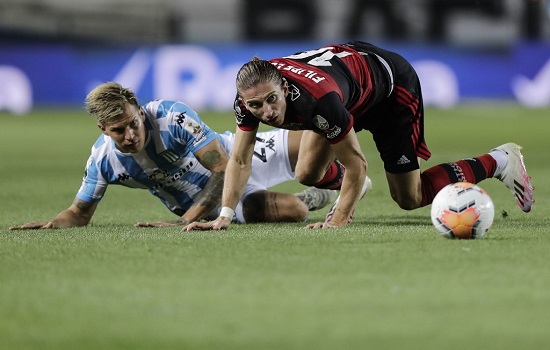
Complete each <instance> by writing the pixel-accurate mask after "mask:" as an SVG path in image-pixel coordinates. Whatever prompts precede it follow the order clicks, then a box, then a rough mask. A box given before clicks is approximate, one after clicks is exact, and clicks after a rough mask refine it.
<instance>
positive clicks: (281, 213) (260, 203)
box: [243, 192, 309, 223]
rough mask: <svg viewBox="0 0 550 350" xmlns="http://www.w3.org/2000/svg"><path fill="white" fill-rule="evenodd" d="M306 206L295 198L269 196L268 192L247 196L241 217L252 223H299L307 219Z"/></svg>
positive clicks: (290, 196) (289, 196)
mask: <svg viewBox="0 0 550 350" xmlns="http://www.w3.org/2000/svg"><path fill="white" fill-rule="evenodd" d="M308 215H309V211H308V208H307V205H306V204H305V203H304V202H302V201H301V200H299V199H298V198H297V197H295V196H292V195H288V196H280V195H278V196H269V195H268V192H257V193H253V194H250V195H248V196H247V197H246V198H245V200H244V202H243V216H244V218H245V221H246V222H248V223H253V222H296V221H298V222H300V221H304V220H306V219H307V217H308Z"/></svg>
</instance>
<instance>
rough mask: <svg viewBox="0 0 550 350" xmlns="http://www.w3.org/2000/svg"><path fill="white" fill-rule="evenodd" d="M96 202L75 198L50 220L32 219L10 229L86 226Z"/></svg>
mask: <svg viewBox="0 0 550 350" xmlns="http://www.w3.org/2000/svg"><path fill="white" fill-rule="evenodd" d="M96 208H97V203H88V202H85V201H82V200H80V199H78V198H75V199H74V201H73V204H71V206H70V207H69V208H67V209H65V210H63V211H62V212H60V213H59V214H57V216H56V217H55V218H53V219H51V220H48V221H33V222H29V223H27V224H24V225H19V226H12V227H10V228H9V229H10V230H36V229H54V228H69V227H78V226H86V225H87V224H88V223H89V222H90V220H91V219H92V216H93V215H94V212H95V209H96Z"/></svg>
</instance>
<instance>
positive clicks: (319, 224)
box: [305, 222, 323, 229]
mask: <svg viewBox="0 0 550 350" xmlns="http://www.w3.org/2000/svg"><path fill="white" fill-rule="evenodd" d="M305 228H307V229H319V228H323V223H322V222H316V223H314V224H309V225H307V226H306V227H305Z"/></svg>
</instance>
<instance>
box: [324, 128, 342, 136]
mask: <svg viewBox="0 0 550 350" xmlns="http://www.w3.org/2000/svg"><path fill="white" fill-rule="evenodd" d="M341 132H342V128H341V127H339V126H336V125H335V126H333V127H332V129H330V130H329V131H326V134H327V138H328V139H330V140H332V139H334V138H336V137H337V136H338V135H340V133H341Z"/></svg>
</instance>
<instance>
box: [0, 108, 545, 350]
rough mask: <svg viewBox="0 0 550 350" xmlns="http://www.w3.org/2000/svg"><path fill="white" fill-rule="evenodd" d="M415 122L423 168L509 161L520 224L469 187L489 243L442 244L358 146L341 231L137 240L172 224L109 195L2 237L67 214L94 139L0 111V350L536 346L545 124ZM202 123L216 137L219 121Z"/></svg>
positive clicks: (365, 138) (364, 137) (513, 119)
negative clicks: (77, 215) (525, 177)
mask: <svg viewBox="0 0 550 350" xmlns="http://www.w3.org/2000/svg"><path fill="white" fill-rule="evenodd" d="M426 114H427V125H426V129H427V130H426V133H427V142H428V144H429V146H430V149H431V151H432V153H433V157H432V159H430V161H429V162H427V163H426V164H423V168H424V169H425V168H427V167H429V166H432V165H435V164H438V163H441V162H446V161H454V160H458V159H461V158H464V157H469V156H477V155H480V154H483V153H485V152H486V151H488V150H490V149H491V148H493V147H495V146H498V145H500V144H502V143H505V142H508V141H515V142H517V143H519V144H521V145H522V146H524V152H523V153H524V156H525V160H526V165H527V169H528V170H529V173H530V175H531V176H532V178H533V183H534V185H535V187H536V191H535V198H536V204H535V206H534V208H533V211H532V212H531V213H529V214H524V213H522V212H521V211H520V209H519V208H518V207H517V205H516V204H515V201H514V199H513V197H512V194H511V193H510V192H509V191H508V189H506V188H505V187H504V186H503V185H502V184H501V183H500V182H499V181H497V180H492V179H491V180H487V181H485V182H482V183H481V186H482V187H483V188H485V189H486V190H487V191H488V192H489V194H490V195H491V197H492V199H493V201H494V204H495V208H496V219H495V222H494V225H493V227H492V229H491V230H490V231H489V232H488V233H487V235H486V236H485V237H484V238H482V239H480V240H473V241H459V240H447V239H444V238H442V237H440V236H439V235H438V234H437V233H436V231H435V230H434V229H433V227H432V226H431V222H430V218H429V208H422V209H419V210H416V211H411V212H406V211H403V210H401V209H399V208H398V207H397V205H396V204H394V203H393V201H392V200H391V199H390V197H389V194H388V189H387V185H386V182H385V178H384V173H383V170H382V165H381V162H380V161H379V158H378V154H377V153H376V150H375V149H374V146H373V143H372V141H371V138H370V134H369V133H368V132H362V133H360V134H359V135H360V140H361V142H362V144H363V149H364V151H365V153H366V155H367V159H368V160H369V165H370V170H369V175H370V176H371V178H372V180H373V184H374V187H373V191H372V192H371V193H370V194H369V195H368V196H367V197H366V198H365V199H364V200H363V201H361V202H360V204H359V208H358V210H357V212H356V218H355V222H354V223H353V225H351V226H349V227H347V228H344V229H340V230H324V231H310V230H305V229H303V226H304V224H277V225H273V224H271V225H261V224H254V225H232V226H231V227H230V230H228V231H223V232H192V233H182V232H180V231H179V230H178V229H176V228H165V229H145V228H141V229H138V228H134V227H133V226H132V224H133V223H135V222H138V221H152V220H162V219H172V218H175V217H173V216H172V215H171V214H170V213H169V212H168V210H166V209H165V208H164V206H163V205H162V204H161V203H160V202H159V201H158V200H156V199H155V198H154V197H153V196H151V195H149V194H148V192H146V191H140V190H128V189H126V188H117V187H115V186H112V187H111V188H110V189H109V190H108V191H107V195H106V197H105V199H104V200H103V201H102V203H101V204H100V206H99V207H98V210H97V211H96V215H95V216H94V219H93V220H92V223H91V224H90V225H89V226H88V227H86V228H78V229H65V230H51V231H45V230H43V231H9V230H8V229H7V228H8V227H9V226H12V225H16V224H22V223H25V222H28V221H33V220H43V219H48V218H50V217H53V216H54V215H55V214H57V213H58V212H59V211H61V210H62V209H65V208H66V207H68V206H69V205H70V203H71V202H72V199H73V197H74V195H75V193H76V191H77V189H78V187H79V186H80V181H81V178H82V172H83V169H84V165H85V162H86V159H87V157H88V155H89V151H90V147H91V145H92V143H93V142H94V140H95V138H96V137H97V136H98V133H99V130H98V129H97V127H96V126H95V122H94V120H93V119H92V118H91V117H89V116H87V115H85V114H84V112H83V111H77V110H65V111H63V110H59V111H53V110H41V111H36V112H34V113H32V115H28V116H20V117H16V116H12V115H8V114H0V123H1V125H2V136H1V137H0V162H1V163H0V209H1V210H0V349H6V350H16V349H17V350H19V349H56V350H59V349H79V350H83V349H132V350H134V349H254V350H257V349H446V350H453V349H495V350H496V349H498V350H507V349H510V350H512V349H513V350H517V349H523V350H524V349H537V350H538V349H546V348H548V346H549V345H548V344H550V332H549V329H550V268H549V266H550V265H549V263H548V259H549V257H550V254H549V252H550V232H549V231H550V220H549V217H550V203H549V198H550V190H549V186H548V184H549V183H550V180H549V178H548V176H549V175H550V165H549V160H550V158H549V156H548V150H549V146H550V142H549V141H548V136H549V135H550V134H549V130H550V114H549V110H548V109H541V110H530V109H523V108H521V107H518V106H515V105H508V104H506V105H464V106H461V107H458V108H455V109H452V110H432V109H428V110H427V111H426ZM203 118H204V120H205V121H206V122H207V123H208V124H209V125H210V126H212V127H213V128H214V129H215V130H217V131H224V130H227V129H229V130H232V129H234V124H233V123H234V122H233V118H232V116H231V114H230V113H227V114H220V113H203ZM302 188H303V186H301V185H299V184H297V183H294V182H289V183H286V184H283V185H280V186H277V189H278V190H282V191H289V192H296V191H298V190H300V189H302ZM503 212H505V213H506V214H507V215H502V213H503ZM324 214H325V212H324V211H319V212H314V213H312V215H311V219H312V220H317V219H321V218H323V217H324Z"/></svg>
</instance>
